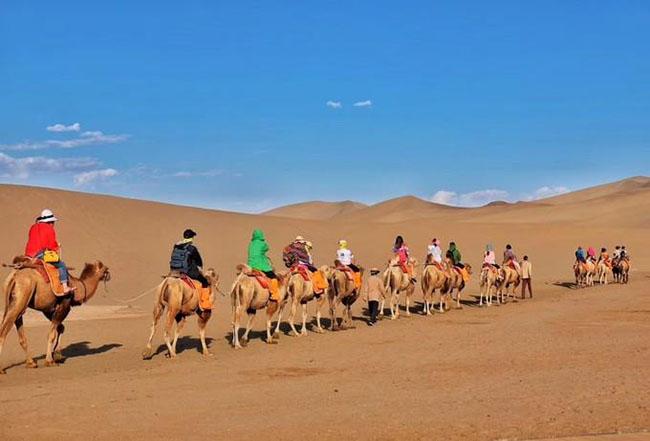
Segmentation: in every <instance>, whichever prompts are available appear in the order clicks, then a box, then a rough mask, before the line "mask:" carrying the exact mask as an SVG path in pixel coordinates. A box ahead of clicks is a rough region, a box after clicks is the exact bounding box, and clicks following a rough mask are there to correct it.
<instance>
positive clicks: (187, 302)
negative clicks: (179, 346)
mask: <svg viewBox="0 0 650 441" xmlns="http://www.w3.org/2000/svg"><path fill="white" fill-rule="evenodd" d="M203 276H204V277H205V278H206V279H207V280H208V283H209V284H210V291H211V292H210V297H211V300H212V301H214V292H215V291H216V290H217V289H218V288H219V276H218V275H217V273H216V272H215V271H214V270H213V269H212V268H210V269H209V270H207V271H204V272H203ZM199 296H200V294H199V292H198V290H196V289H193V288H190V287H189V286H188V284H187V283H185V282H184V281H183V280H181V279H180V278H178V277H172V276H168V277H165V279H164V280H163V281H162V283H161V284H160V286H159V287H158V291H157V294H156V299H155V300H154V306H153V322H152V323H151V333H150V334H149V340H148V341H147V346H146V348H145V349H144V351H142V358H143V359H148V358H151V356H152V355H153V348H152V346H151V342H152V340H153V337H154V335H155V333H156V326H157V325H158V321H159V320H160V317H162V315H163V313H164V312H165V310H166V311H167V314H166V316H165V330H164V333H163V338H164V339H165V344H166V345H167V351H168V352H167V356H168V357H169V358H175V357H176V343H177V342H178V336H179V334H180V332H181V330H182V329H183V326H185V320H186V319H187V317H189V316H190V315H193V314H195V313H196V314H197V321H198V325H199V338H200V339H201V350H202V352H203V355H205V356H210V355H212V354H211V353H210V351H209V350H208V345H207V344H206V343H205V327H206V325H207V324H208V320H210V316H211V315H212V311H211V310H209V309H208V310H201V309H200V308H199ZM174 321H175V322H176V328H175V329H174V339H173V341H172V340H171V338H170V335H171V331H172V327H173V326H174Z"/></svg>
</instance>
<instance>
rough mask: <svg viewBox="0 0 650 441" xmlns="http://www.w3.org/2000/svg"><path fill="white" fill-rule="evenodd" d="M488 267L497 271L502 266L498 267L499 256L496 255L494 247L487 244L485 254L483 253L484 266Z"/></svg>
mask: <svg viewBox="0 0 650 441" xmlns="http://www.w3.org/2000/svg"><path fill="white" fill-rule="evenodd" d="M486 265H489V266H490V267H492V268H496V269H499V268H500V266H499V265H497V256H496V254H495V253H494V246H493V245H492V244H487V245H486V246H485V253H483V266H486Z"/></svg>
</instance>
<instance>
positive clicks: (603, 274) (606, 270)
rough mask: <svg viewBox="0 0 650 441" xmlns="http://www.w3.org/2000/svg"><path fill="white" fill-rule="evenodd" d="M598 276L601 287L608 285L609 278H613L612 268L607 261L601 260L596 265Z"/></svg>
mask: <svg viewBox="0 0 650 441" xmlns="http://www.w3.org/2000/svg"><path fill="white" fill-rule="evenodd" d="M596 275H597V276H598V283H600V284H601V285H607V283H609V278H610V277H613V275H612V268H611V267H610V266H609V265H607V263H606V262H605V260H603V259H601V260H599V261H598V263H597V264H596Z"/></svg>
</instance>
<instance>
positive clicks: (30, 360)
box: [16, 316, 38, 368]
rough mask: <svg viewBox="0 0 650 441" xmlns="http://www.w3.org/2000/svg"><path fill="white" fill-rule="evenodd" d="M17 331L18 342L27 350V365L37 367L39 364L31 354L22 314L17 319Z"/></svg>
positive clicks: (27, 366)
mask: <svg viewBox="0 0 650 441" xmlns="http://www.w3.org/2000/svg"><path fill="white" fill-rule="evenodd" d="M16 331H17V332H18V342H19V343H20V346H21V347H22V348H23V351H25V367H26V368H35V367H37V366H38V365H37V364H36V362H35V361H34V359H33V358H32V357H31V356H30V355H29V348H28V346H27V335H25V328H24V327H23V317H22V316H20V317H18V318H17V319H16Z"/></svg>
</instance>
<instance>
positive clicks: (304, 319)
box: [300, 303, 307, 335]
mask: <svg viewBox="0 0 650 441" xmlns="http://www.w3.org/2000/svg"><path fill="white" fill-rule="evenodd" d="M300 333H301V334H302V335H307V304H306V303H303V304H302V329H301V330H300Z"/></svg>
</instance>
